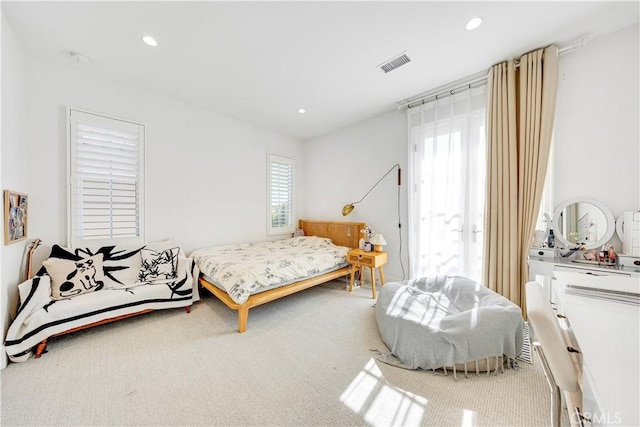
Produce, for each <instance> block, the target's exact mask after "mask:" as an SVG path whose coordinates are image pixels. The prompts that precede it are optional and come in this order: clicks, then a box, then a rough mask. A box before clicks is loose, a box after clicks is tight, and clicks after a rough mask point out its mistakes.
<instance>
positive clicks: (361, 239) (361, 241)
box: [358, 237, 364, 249]
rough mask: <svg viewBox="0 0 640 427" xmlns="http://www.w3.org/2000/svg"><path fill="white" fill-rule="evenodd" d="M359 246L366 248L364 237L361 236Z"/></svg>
mask: <svg viewBox="0 0 640 427" xmlns="http://www.w3.org/2000/svg"><path fill="white" fill-rule="evenodd" d="M358 248H360V249H364V238H363V237H361V238H360V241H359V242H358Z"/></svg>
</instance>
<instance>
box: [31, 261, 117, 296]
mask: <svg viewBox="0 0 640 427" xmlns="http://www.w3.org/2000/svg"><path fill="white" fill-rule="evenodd" d="M102 259H103V255H102V254H97V255H94V256H90V257H88V258H83V259H80V260H77V261H65V260H56V259H48V260H46V261H44V262H43V265H44V267H45V268H46V270H47V273H48V274H49V277H51V298H52V299H54V300H61V299H65V298H71V297H75V296H78V295H82V294H86V293H89V292H95V291H98V290H100V289H102V288H104V273H103V269H102V268H103V267H102Z"/></svg>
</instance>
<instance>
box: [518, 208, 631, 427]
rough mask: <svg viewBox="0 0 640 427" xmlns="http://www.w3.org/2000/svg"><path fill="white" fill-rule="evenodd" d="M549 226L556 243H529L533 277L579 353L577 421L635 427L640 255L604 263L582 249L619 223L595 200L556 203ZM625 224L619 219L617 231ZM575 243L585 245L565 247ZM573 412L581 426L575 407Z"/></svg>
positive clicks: (603, 240)
mask: <svg viewBox="0 0 640 427" xmlns="http://www.w3.org/2000/svg"><path fill="white" fill-rule="evenodd" d="M621 218H623V216H621ZM548 226H549V227H553V229H554V232H555V238H556V242H557V245H556V246H557V247H555V248H531V249H530V252H529V274H530V280H532V281H534V280H535V281H537V282H539V283H541V284H542V285H543V287H544V288H545V289H546V290H547V291H548V296H549V300H550V302H551V304H552V306H553V308H554V310H555V311H556V313H557V316H558V322H559V323H560V326H561V328H562V329H564V330H565V331H566V335H567V340H568V341H569V343H570V346H571V347H574V348H575V349H576V350H577V351H578V352H579V353H578V358H577V359H578V361H579V364H580V371H581V388H582V395H583V397H582V405H583V406H582V408H581V409H582V411H581V412H582V414H583V415H584V417H585V419H584V420H581V422H582V425H587V426H588V425H593V426H614V425H627V426H640V405H639V402H640V257H636V256H631V255H626V254H619V256H618V258H617V261H618V262H617V263H615V264H614V265H607V264H606V263H603V262H599V261H590V260H587V259H584V257H583V256H581V255H582V254H584V253H585V251H588V250H593V249H600V248H601V247H602V246H603V245H605V244H607V243H608V242H609V241H610V240H611V238H612V237H613V233H614V232H615V229H616V223H615V220H614V217H613V215H612V214H611V212H610V211H609V210H608V209H607V208H606V207H605V206H604V205H602V204H601V203H599V202H597V201H594V200H589V199H572V200H568V201H566V202H564V203H561V204H560V205H559V206H558V208H557V209H556V211H555V212H554V214H553V220H552V222H551V224H549V225H548ZM623 229H624V227H622V226H621V225H620V224H618V227H617V230H618V233H619V234H621V233H622V230H623ZM619 237H620V240H621V241H624V236H623V235H620V236H619ZM627 237H628V236H627ZM627 240H629V239H627ZM576 246H581V247H583V248H584V249H585V251H570V250H569V249H570V248H575V247H576ZM534 332H535V331H534ZM570 418H572V419H571V422H572V425H580V423H578V420H576V419H575V418H576V415H575V414H573V415H570Z"/></svg>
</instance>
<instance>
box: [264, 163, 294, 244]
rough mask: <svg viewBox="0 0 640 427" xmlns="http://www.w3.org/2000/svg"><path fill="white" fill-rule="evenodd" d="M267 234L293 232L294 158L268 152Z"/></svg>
mask: <svg viewBox="0 0 640 427" xmlns="http://www.w3.org/2000/svg"><path fill="white" fill-rule="evenodd" d="M267 158H268V166H269V167H268V171H269V172H268V173H269V180H268V184H269V190H268V191H269V193H268V196H269V207H268V211H269V218H268V223H269V231H268V234H269V235H273V234H286V233H293V231H294V230H295V228H296V227H295V224H294V217H295V215H294V209H293V166H294V160H293V159H291V158H288V157H282V156H278V155H275V154H271V153H269V154H268V156H267Z"/></svg>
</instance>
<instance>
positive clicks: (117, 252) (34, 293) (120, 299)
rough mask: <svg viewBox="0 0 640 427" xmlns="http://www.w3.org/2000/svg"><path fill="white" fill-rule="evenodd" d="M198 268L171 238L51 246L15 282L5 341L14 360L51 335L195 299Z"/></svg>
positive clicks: (16, 360)
mask: <svg viewBox="0 0 640 427" xmlns="http://www.w3.org/2000/svg"><path fill="white" fill-rule="evenodd" d="M198 274H199V271H198V269H197V266H196V265H195V262H194V261H193V259H191V258H186V257H185V256H184V253H183V252H182V250H181V249H180V248H179V247H177V246H175V245H172V244H171V242H159V243H152V244H149V245H146V246H143V247H137V248H122V247H118V246H103V247H100V248H97V249H89V248H80V249H75V250H67V249H64V248H62V247H60V246H57V245H54V246H53V248H52V251H51V254H50V257H49V259H48V260H47V261H45V262H44V263H43V268H42V269H40V271H38V273H37V274H36V276H35V277H33V278H32V279H30V280H27V281H25V282H23V283H21V284H20V285H18V292H19V294H20V306H19V308H18V311H17V313H16V317H15V319H14V320H13V322H12V323H11V326H10V327H9V330H8V332H7V337H6V341H5V349H6V352H7V354H8V356H9V358H10V359H11V361H13V362H22V361H25V360H27V359H28V358H29V357H30V356H31V353H32V348H33V347H34V346H36V345H37V344H38V343H39V342H41V341H42V340H44V339H47V338H48V337H51V336H53V335H56V334H59V333H62V332H65V331H68V330H71V329H74V328H78V327H82V326H86V325H90V324H92V323H95V322H99V321H103V320H106V319H111V318H117V317H119V316H123V315H128V314H133V313H138V312H141V311H144V310H149V309H151V310H158V309H163V308H177V307H187V306H190V305H191V304H192V303H193V302H194V301H197V300H199V299H200V298H199V295H198V287H197V279H198Z"/></svg>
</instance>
